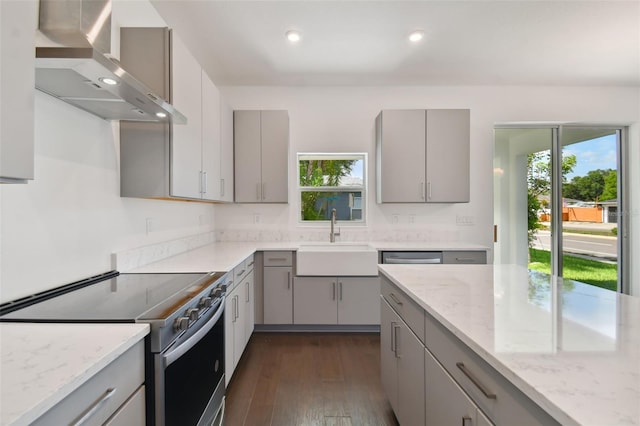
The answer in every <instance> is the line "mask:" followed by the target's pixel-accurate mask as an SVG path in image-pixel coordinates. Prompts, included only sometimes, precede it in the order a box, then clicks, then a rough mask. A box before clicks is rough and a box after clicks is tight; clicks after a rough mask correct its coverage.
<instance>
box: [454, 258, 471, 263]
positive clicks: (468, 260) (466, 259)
mask: <svg viewBox="0 0 640 426" xmlns="http://www.w3.org/2000/svg"><path fill="white" fill-rule="evenodd" d="M474 260H475V259H474V258H472V257H456V262H473V261H474Z"/></svg>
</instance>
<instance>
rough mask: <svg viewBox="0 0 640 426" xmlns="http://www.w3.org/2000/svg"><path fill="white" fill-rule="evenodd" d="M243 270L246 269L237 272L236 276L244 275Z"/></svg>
mask: <svg viewBox="0 0 640 426" xmlns="http://www.w3.org/2000/svg"><path fill="white" fill-rule="evenodd" d="M245 270H246V269H243V270H242V271H240V272H238V273H237V274H236V275H242V274H244V271H245Z"/></svg>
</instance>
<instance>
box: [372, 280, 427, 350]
mask: <svg viewBox="0 0 640 426" xmlns="http://www.w3.org/2000/svg"><path fill="white" fill-rule="evenodd" d="M380 279H381V282H380V289H381V292H382V297H384V298H385V300H386V301H387V302H388V303H389V305H391V307H392V308H393V309H394V310H395V311H396V312H397V313H398V315H400V317H401V318H402V319H403V320H404V322H406V323H407V325H408V326H409V328H411V330H412V331H413V332H414V333H415V335H416V336H418V338H419V339H420V341H421V342H422V343H424V309H422V307H420V306H418V304H416V303H415V302H414V301H413V300H411V299H410V298H409V297H408V296H407V295H406V294H405V293H404V292H403V291H402V290H400V289H399V288H398V287H396V286H395V285H394V284H393V283H392V282H391V281H389V279H387V277H385V276H381V278H380Z"/></svg>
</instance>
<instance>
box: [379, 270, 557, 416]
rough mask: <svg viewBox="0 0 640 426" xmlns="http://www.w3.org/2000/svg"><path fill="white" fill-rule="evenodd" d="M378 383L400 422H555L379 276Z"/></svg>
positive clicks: (397, 289)
mask: <svg viewBox="0 0 640 426" xmlns="http://www.w3.org/2000/svg"><path fill="white" fill-rule="evenodd" d="M380 300H381V302H380V304H381V325H380V361H381V380H382V386H383V389H384V391H385V393H386V394H387V397H388V398H389V402H390V404H391V407H392V408H393V411H394V413H395V414H396V417H397V418H398V421H399V423H400V424H401V425H403V426H405V425H426V426H440V425H464V426H475V425H480V426H489V425H494V424H495V425H516V424H517V425H542V424H543V425H557V424H558V422H556V421H555V420H554V419H553V418H552V417H551V416H549V414H548V413H546V412H545V411H544V410H543V409H542V408H540V407H539V406H538V405H537V404H536V403H534V402H533V401H532V400H531V399H529V398H528V397H527V396H525V395H524V394H523V393H522V392H521V391H520V390H519V389H517V388H516V387H515V386H514V385H513V384H512V383H511V382H509V381H508V380H507V379H505V378H504V377H503V376H502V375H501V374H500V373H498V372H497V371H496V370H495V369H494V368H493V367H491V366H490V365H489V364H488V363H487V362H486V361H484V360H483V359H482V358H480V356H478V355H477V354H476V353H475V352H473V351H472V350H471V349H470V348H469V347H468V346H466V345H465V344H464V343H462V342H461V341H460V340H459V339H458V338H457V337H456V336H454V335H453V334H452V333H451V332H450V331H448V330H447V329H446V328H445V327H444V326H443V325H442V324H441V323H440V322H439V321H437V320H436V319H435V318H434V317H432V316H431V315H430V314H428V313H427V312H425V311H424V309H422V308H421V307H420V306H418V305H417V304H416V303H415V302H414V301H413V300H412V299H411V298H410V297H409V296H408V295H407V294H405V293H404V292H403V291H401V290H400V289H399V288H398V287H397V286H395V285H394V284H393V283H391V281H389V280H388V279H387V278H386V277H385V276H382V278H381V298H380Z"/></svg>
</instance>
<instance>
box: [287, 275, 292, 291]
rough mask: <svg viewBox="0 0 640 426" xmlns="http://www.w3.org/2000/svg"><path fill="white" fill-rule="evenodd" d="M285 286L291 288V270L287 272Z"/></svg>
mask: <svg viewBox="0 0 640 426" xmlns="http://www.w3.org/2000/svg"><path fill="white" fill-rule="evenodd" d="M287 288H288V289H289V288H291V272H287Z"/></svg>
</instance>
